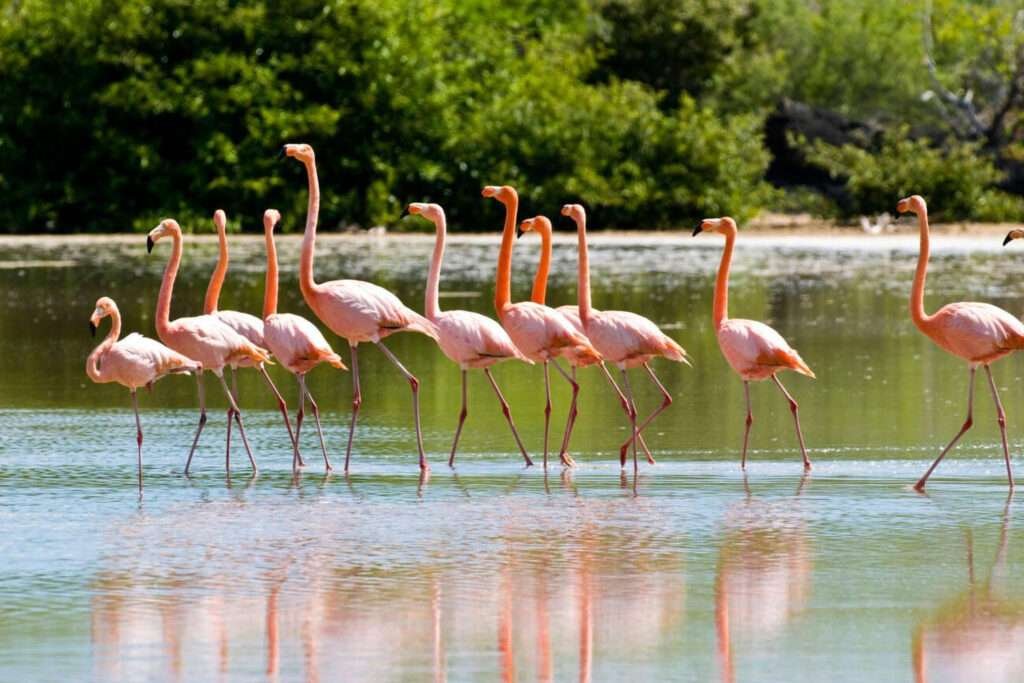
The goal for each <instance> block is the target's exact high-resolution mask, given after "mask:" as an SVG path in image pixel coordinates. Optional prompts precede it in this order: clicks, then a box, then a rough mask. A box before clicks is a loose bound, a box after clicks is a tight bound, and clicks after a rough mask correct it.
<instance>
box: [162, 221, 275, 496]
mask: <svg viewBox="0 0 1024 683" xmlns="http://www.w3.org/2000/svg"><path fill="white" fill-rule="evenodd" d="M168 235H169V236H170V237H171V241H172V244H173V246H172V248H171V257H170V259H169V260H168V261H167V268H166V269H165V270H164V277H163V282H162V283H161V285H160V297H159V299H157V304H156V333H157V335H158V336H159V337H160V340H161V341H162V342H164V343H165V344H167V345H168V346H169V347H171V348H172V349H174V350H175V351H177V352H178V353H181V354H184V355H185V356H187V357H188V358H192V359H194V360H197V361H199V362H200V363H201V364H202V368H203V370H204V371H205V370H209V371H210V372H212V373H213V374H214V375H216V376H217V379H218V380H219V381H220V384H221V387H223V389H224V395H225V396H226V397H227V399H228V405H230V406H231V408H232V410H233V411H234V416H235V422H236V423H238V431H239V432H241V434H242V444H243V445H244V446H245V452H246V454H247V455H248V456H249V464H250V465H252V470H253V472H255V471H256V460H255V459H254V458H253V457H252V450H251V449H250V448H249V440H248V438H247V437H246V435H245V427H244V426H243V425H242V413H241V412H240V411H239V410H238V404H237V403H236V402H235V398H234V396H232V395H231V391H230V390H229V389H228V385H227V383H226V382H225V381H224V366H225V365H230V364H231V363H238V362H240V361H241V360H242V359H248V360H250V361H252V362H253V363H265V362H267V361H269V360H270V354H269V353H268V352H267V351H266V349H263V348H261V347H259V346H256V345H255V344H253V343H252V342H250V341H249V340H248V339H246V338H245V337H243V336H242V335H240V334H238V333H237V332H235V331H234V330H233V329H231V328H230V327H228V326H227V325H225V324H224V323H223V322H221V321H220V320H218V319H217V318H216V317H214V316H212V315H200V316H195V317H191V318H177V319H176V320H173V321H172V320H171V319H170V318H171V297H172V295H173V293H174V280H175V278H176V277H177V276H178V266H180V265H181V251H182V239H181V226H180V225H178V222H177V221H175V220H174V219H172V218H167V219H164V220H163V221H161V222H160V224H159V225H158V226H156V227H155V228H153V229H152V230H150V231H149V235H147V236H146V251H148V252H152V251H153V245H154V244H156V243H157V242H158V241H159V240H161V239H162V238H164V237H167V236H168ZM196 383H197V384H198V387H199V426H198V428H197V429H196V435H195V438H194V439H193V440H192V448H191V449H189V452H188V460H187V461H186V462H185V474H186V476H187V475H188V470H189V467H190V466H191V465H192V456H193V455H194V454H195V450H196V445H197V444H198V443H199V435H200V434H202V432H203V427H205V426H206V392H205V390H204V389H203V372H202V371H200V372H198V373H196ZM229 455H230V451H229ZM229 465H230V462H229V461H227V460H226V459H225V466H226V467H227V466H229Z"/></svg>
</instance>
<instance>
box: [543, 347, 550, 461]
mask: <svg viewBox="0 0 1024 683" xmlns="http://www.w3.org/2000/svg"><path fill="white" fill-rule="evenodd" d="M544 399H545V400H544V469H547V468H548V428H549V427H550V426H551V377H550V375H549V374H548V361H544Z"/></svg>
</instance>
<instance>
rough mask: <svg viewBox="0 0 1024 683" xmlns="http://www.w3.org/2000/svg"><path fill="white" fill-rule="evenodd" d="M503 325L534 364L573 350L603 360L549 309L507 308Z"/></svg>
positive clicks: (535, 305)
mask: <svg viewBox="0 0 1024 683" xmlns="http://www.w3.org/2000/svg"><path fill="white" fill-rule="evenodd" d="M501 324H502V327H504V328H505V331H506V332H508V336H509V337H511V338H512V342H513V343H514V344H515V345H516V346H517V347H518V348H519V350H520V351H522V352H523V355H525V356H526V357H528V358H530V359H531V360H534V361H543V360H547V359H549V358H553V357H556V356H559V355H563V353H564V351H565V349H573V348H576V349H580V350H581V352H590V353H591V355H593V356H594V357H596V358H600V356H599V354H598V353H597V351H595V350H594V348H593V346H592V345H591V343H590V340H589V339H587V337H585V336H584V335H583V334H581V333H579V332H577V331H576V330H574V329H573V327H572V324H571V323H570V322H569V321H568V320H567V319H566V318H565V317H564V316H562V315H561V314H559V313H558V312H557V311H555V309H553V308H549V307H548V306H544V305H542V304H538V303H534V302H532V301H523V302H520V303H518V304H512V305H510V306H506V307H505V309H504V310H503V311H502V313H501Z"/></svg>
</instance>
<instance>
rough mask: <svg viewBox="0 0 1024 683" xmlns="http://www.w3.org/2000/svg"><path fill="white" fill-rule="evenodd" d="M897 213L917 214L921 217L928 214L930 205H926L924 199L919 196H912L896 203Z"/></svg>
mask: <svg viewBox="0 0 1024 683" xmlns="http://www.w3.org/2000/svg"><path fill="white" fill-rule="evenodd" d="M896 211H898V212H899V213H916V214H917V215H919V216H920V215H922V214H925V213H928V205H927V204H926V203H925V201H924V197H922V196H921V195H919V194H912V195H910V196H909V197H904V198H903V199H901V200H899V201H898V202H896Z"/></svg>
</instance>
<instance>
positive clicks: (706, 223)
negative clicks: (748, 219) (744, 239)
mask: <svg viewBox="0 0 1024 683" xmlns="http://www.w3.org/2000/svg"><path fill="white" fill-rule="evenodd" d="M702 232H717V233H721V234H723V235H727V234H729V233H730V232H731V233H732V234H734V235H735V234H736V221H734V220H733V219H732V218H730V217H729V216H722V217H721V218H705V219H704V220H702V221H701V222H700V223H698V224H697V227H696V228H694V229H693V236H694V237H696V236H697V235H699V234H701V233H702Z"/></svg>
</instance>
